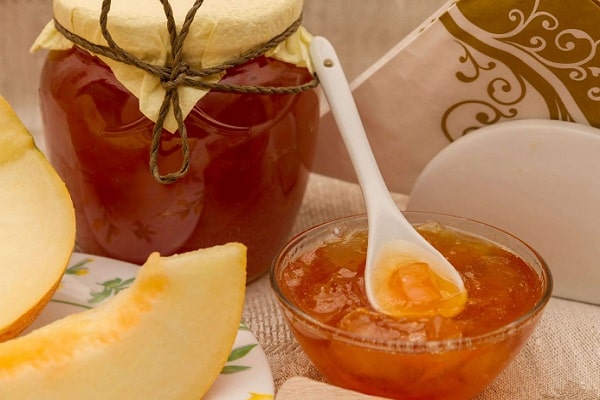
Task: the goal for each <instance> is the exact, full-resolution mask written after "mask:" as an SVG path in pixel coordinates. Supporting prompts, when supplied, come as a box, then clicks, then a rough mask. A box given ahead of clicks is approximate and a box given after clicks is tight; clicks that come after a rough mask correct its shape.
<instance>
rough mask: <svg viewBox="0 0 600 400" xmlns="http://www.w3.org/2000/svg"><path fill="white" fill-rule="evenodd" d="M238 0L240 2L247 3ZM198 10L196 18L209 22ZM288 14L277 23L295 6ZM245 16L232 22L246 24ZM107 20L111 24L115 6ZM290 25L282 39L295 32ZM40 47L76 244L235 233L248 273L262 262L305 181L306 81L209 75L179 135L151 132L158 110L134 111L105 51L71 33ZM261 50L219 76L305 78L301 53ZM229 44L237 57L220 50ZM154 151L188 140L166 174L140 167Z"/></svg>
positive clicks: (181, 244)
mask: <svg viewBox="0 0 600 400" xmlns="http://www.w3.org/2000/svg"><path fill="white" fill-rule="evenodd" d="M219 2H220V3H223V4H225V5H226V4H230V2H224V1H217V2H216V3H219ZM56 3H57V1H55V19H56V20H57V21H58V20H59V16H60V15H64V12H62V13H61V12H59V13H57V6H56ZM70 3H72V1H70ZM173 3H174V5H173V7H175V6H177V5H178V4H179V3H185V2H179V3H178V2H175V1H173ZM213 3H214V2H213ZM243 3H244V6H243V7H241V8H242V9H244V10H245V11H244V10H242V11H239V12H247V10H249V9H251V8H252V5H251V4H246V3H247V2H243ZM248 3H261V4H262V5H264V4H266V3H265V2H264V1H262V0H253V1H250V2H248ZM267 3H268V2H267ZM280 3H282V5H280V6H272V7H273V8H277V7H279V8H281V7H286V8H290V7H291V8H292V9H293V10H297V9H298V7H297V3H298V1H296V0H286V1H283V2H280ZM115 4H116V0H115ZM300 4H301V2H300ZM255 6H256V5H255ZM69 7H72V5H70V6H69ZM140 7H145V6H144V5H140ZM186 7H187V8H189V5H187V6H186ZM202 10H203V9H202V7H200V8H199V11H198V15H197V17H198V18H197V20H200V22H203V23H204V24H206V19H207V18H209V17H208V16H205V15H203V14H200V13H201V12H202ZM207 10H208V11H207V13H210V12H211V10H212V9H211V8H207ZM175 11H176V12H175V13H174V14H175V15H177V11H178V10H177V9H175ZM179 11H181V10H179ZM277 11H278V12H279V11H281V10H277ZM235 12H238V11H236V10H231V13H235ZM265 12H267V11H265ZM273 12H275V11H273ZM118 13H119V11H115V15H117V17H121V16H120V15H119V14H118ZM92 14H93V13H92ZM296 14H298V13H296ZM69 15H75V14H69ZM227 15H230V14H227ZM111 16H112V14H111V15H109V20H110V19H111ZM96 17H97V14H96ZM292 17H293V18H291V19H290V21H287V22H285V24H287V25H289V24H288V22H294V20H295V19H297V18H298V17H299V15H292ZM248 18H249V21H246V22H244V24H243V26H242V27H238V28H239V30H240V31H239V32H237V34H240V35H247V34H248V31H249V30H250V31H251V29H252V27H251V24H252V22H253V21H252V16H250V17H248ZM261 18H262V17H261ZM279 19H280V18H279ZM115 20H117V22H115V26H114V27H113V28H112V29H113V30H114V31H118V29H119V28H118V27H116V26H117V25H116V24H117V23H118V22H119V21H120V20H121V18H115ZM123 20H127V19H126V18H124V19H123ZM59 22H60V21H59ZM221 22H222V21H221ZM226 22H227V21H225V22H222V23H226ZM254 22H256V21H254ZM280 23H281V22H280ZM248 24H250V25H248ZM165 25H166V23H165ZM76 26H77V24H73V29H74V30H76ZM140 26H142V27H144V29H147V26H144V24H140ZM121 28H123V27H121ZM193 28H194V25H193V24H192V25H191V28H190V30H191V29H193ZM164 29H167V28H164ZM198 29H200V28H198ZM126 31H127V30H126ZM75 33H77V32H75ZM80 33H81V32H80ZM84 33H85V32H84ZM296 34H297V33H293V34H292V36H291V37H290V38H287V39H286V40H288V41H289V40H298V38H297V37H295V36H296ZM82 35H83V34H82ZM140 35H142V34H141V33H140ZM42 36H44V35H42ZM116 36H118V35H115V37H116ZM200 36H202V35H200ZM213 36H214V35H213ZM257 36H260V35H257ZM47 37H48V35H47V34H46V38H47ZM115 40H116V39H115ZM140 40H141V41H140V42H139V43H138V44H140V45H143V41H144V38H141V39H140ZM38 42H40V39H39V38H38ZM262 42H264V40H262V39H260V43H262ZM260 43H252V45H260ZM284 44H285V43H284ZM43 47H47V48H50V52H49V53H48V56H47V59H46V62H45V64H44V66H43V70H42V74H41V84H40V104H41V110H42V120H43V124H44V131H45V136H44V138H45V144H46V151H47V154H48V157H49V159H50V161H51V162H52V163H53V165H54V166H55V168H56V169H57V171H58V173H59V174H60V175H61V177H62V178H63V179H64V181H65V182H66V184H67V187H68V188H69V191H70V193H71V196H72V198H73V202H74V205H75V209H76V216H77V250H78V251H82V252H86V253H91V254H98V255H103V256H108V257H112V258H116V259H120V260H125V261H129V262H133V263H142V262H143V261H144V260H145V259H146V258H147V256H148V255H149V254H150V253H151V252H153V251H158V252H160V253H161V254H163V255H168V254H174V253H179V252H184V251H188V250H193V249H197V248H201V247H208V246H212V245H218V244H222V243H226V242H230V241H238V242H242V243H244V244H246V245H247V246H248V267H247V273H248V279H249V280H251V279H254V278H256V277H257V276H259V275H260V274H262V273H263V272H265V271H266V270H267V269H268V268H269V266H270V264H271V260H272V258H273V256H274V254H275V252H276V251H277V249H278V248H279V247H280V246H281V245H282V243H283V242H284V241H285V240H286V239H287V237H288V235H289V234H290V231H291V228H292V226H293V223H294V220H295V217H296V214H297V212H298V210H299V207H300V205H301V202H302V198H303V195H304V191H305V188H306V184H307V180H308V176H309V169H310V165H311V162H312V158H313V153H314V147H315V143H316V134H317V130H318V120H319V105H318V97H317V94H316V93H315V91H314V89H308V90H299V91H289V92H285V91H283V92H276V93H274V94H273V93H268V94H265V93H254V92H252V91H250V92H243V91H236V90H234V91H224V90H221V88H220V87H217V88H215V89H211V90H210V91H208V93H201V94H200V95H199V96H198V97H199V98H198V100H197V101H195V103H193V104H191V107H190V108H191V110H190V111H189V112H187V113H186V115H185V116H184V119H183V121H184V124H185V127H186V131H187V136H186V138H184V137H183V135H182V134H181V132H180V130H181V129H179V130H176V131H175V132H171V131H169V130H168V129H166V128H164V127H162V128H161V129H160V130H158V131H156V132H154V134H153V131H154V130H155V129H154V128H155V125H156V121H154V120H153V119H152V118H151V117H149V116H147V115H145V114H144V112H143V111H142V109H143V103H144V102H145V101H148V99H147V98H144V97H143V95H139V94H138V95H135V94H133V93H132V90H130V88H128V87H127V84H130V83H131V82H130V81H127V80H125V83H123V82H124V81H123V80H122V79H118V74H117V73H116V72H115V71H116V70H115V68H114V67H113V66H112V65H113V64H114V61H112V60H110V61H107V59H106V58H105V57H102V56H99V55H97V54H94V53H93V52H90V51H89V50H86V49H84V48H82V46H80V45H74V46H70V47H69V46H48V45H43ZM61 47H63V48H61ZM197 47H198V51H204V52H206V51H207V49H208V48H209V46H208V45H198V46H197ZM230 47H231V46H230ZM254 47H256V46H254ZM215 48H216V50H219V47H218V46H216V47H213V51H215V50H214V49H215ZM192 49H193V48H192ZM239 50H240V49H237V48H236V50H235V51H236V52H239ZM241 50H247V49H241ZM125 51H126V50H125ZM136 51H138V50H136ZM187 51H188V52H189V51H190V50H189V49H188V50H187ZM226 53H227V52H226ZM236 54H237V53H236ZM267 54H268V53H267ZM267 54H260V55H257V56H255V57H252V58H251V59H249V60H246V61H244V62H241V63H239V65H234V66H231V67H228V68H227V69H226V70H225V71H224V73H223V74H221V76H219V78H220V80H218V83H219V85H222V87H225V86H226V85H237V86H239V87H246V86H251V87H278V88H282V87H299V86H302V85H306V84H307V83H309V82H311V81H312V80H313V75H312V74H311V73H310V71H309V69H307V67H306V65H295V64H293V63H291V62H288V61H286V60H282V59H279V58H277V57H275V56H272V55H267ZM228 55H229V56H230V57H229V58H235V56H234V55H232V54H225V55H223V56H222V58H225V59H227V56H228ZM111 63H113V64H111ZM109 64H110V65H109ZM138 83H139V82H138ZM134 86H135V85H134ZM181 93H182V92H181V91H180V94H181ZM182 97H183V96H182ZM188 102H189V100H188ZM182 109H185V105H184V107H182ZM157 134H158V135H160V137H159V138H158V139H159V140H157V141H156V142H155V143H157V147H154V148H153V139H157V137H156V135H157ZM185 146H187V149H185ZM153 151H154V154H155V156H156V159H155V161H156V165H157V167H158V169H159V170H160V171H161V172H162V173H163V174H164V173H171V172H173V171H178V169H179V168H180V167H181V166H182V165H185V164H186V162H187V161H185V160H184V158H185V156H186V151H187V155H188V156H189V169H188V170H187V172H186V173H185V174H181V176H179V177H178V178H177V179H176V180H174V182H172V183H162V182H159V181H158V180H157V179H156V177H155V176H154V175H153V174H152V173H151V168H150V167H149V166H150V165H151V164H152V160H151V156H152V154H153V153H152V152H153Z"/></svg>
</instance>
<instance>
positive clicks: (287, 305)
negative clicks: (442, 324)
mask: <svg viewBox="0 0 600 400" xmlns="http://www.w3.org/2000/svg"><path fill="white" fill-rule="evenodd" d="M403 213H404V214H405V215H407V216H428V217H431V218H434V217H436V216H438V217H441V218H450V219H453V220H456V221H466V222H467V223H470V224H475V225H479V226H481V227H485V228H486V229H491V230H492V231H495V232H496V233H499V234H501V235H503V236H505V237H508V238H509V239H510V240H513V241H516V242H517V243H519V244H520V245H521V246H523V247H524V248H525V249H526V251H529V252H530V253H531V255H532V256H533V257H534V258H535V259H536V260H537V263H538V264H539V267H540V273H541V274H540V279H541V280H542V285H543V286H542V293H541V296H540V298H539V299H538V300H537V302H536V303H535V304H534V305H533V307H531V308H530V309H529V310H528V311H527V312H526V313H524V314H523V315H521V316H520V317H519V318H517V319H515V320H513V321H511V322H510V323H508V324H505V325H503V326H501V327H498V328H496V329H494V330H491V331H489V332H486V333H483V334H479V335H475V336H466V337H460V338H453V339H443V340H431V341H425V342H422V341H407V340H395V341H383V340H377V339H374V338H365V337H361V336H359V335H355V334H352V333H349V332H347V331H344V330H341V329H339V328H336V327H333V326H331V325H328V324H326V323H324V322H322V321H319V320H318V319H316V318H314V317H312V316H311V315H309V314H308V313H306V312H304V311H303V310H301V309H300V308H299V307H298V306H296V305H295V304H294V303H293V302H292V301H291V300H289V299H288V298H287V297H286V296H285V295H284V294H283V292H282V290H281V287H280V286H279V284H278V282H277V273H276V272H277V265H278V263H279V260H280V259H281V257H282V256H283V255H284V254H286V253H287V251H288V250H289V249H290V248H292V247H293V246H295V245H296V244H297V243H298V242H300V241H301V240H302V239H303V238H304V237H306V235H309V234H311V233H312V232H315V231H318V230H321V229H324V228H326V227H327V226H331V225H334V224H336V223H338V224H339V223H340V222H344V221H349V220H360V219H364V220H365V221H366V219H367V216H366V214H353V215H349V216H345V217H340V218H335V219H332V220H329V221H326V222H323V223H320V224H317V225H314V226H312V227H310V228H308V229H305V230H303V231H302V232H300V233H298V234H296V235H294V236H293V237H292V238H291V239H290V240H289V241H288V242H287V243H286V244H285V245H284V246H283V247H282V248H281V249H280V251H279V252H278V253H277V255H276V256H275V258H274V259H273V262H272V264H271V268H270V271H269V279H270V283H271V288H272V290H273V292H274V293H275V295H276V297H277V299H278V300H279V302H280V304H281V305H282V306H283V308H284V310H283V312H284V315H285V314H289V313H291V315H292V316H293V317H294V318H296V319H297V320H300V321H301V322H302V323H303V324H304V325H309V326H310V328H311V329H315V328H317V329H318V330H319V334H320V335H322V336H326V337H327V338H334V339H335V340H336V341H339V342H343V343H346V344H349V345H354V346H360V347H362V348H367V349H370V350H375V351H385V352H395V353H411V354H418V353H437V352H445V351H455V350H460V349H465V348H473V347H476V346H480V345H484V344H489V343H495V342H498V341H500V340H503V339H504V338H506V337H510V336H511V335H513V334H514V333H515V332H518V331H519V330H520V329H524V328H525V327H526V326H527V325H529V324H531V323H535V322H536V319H537V316H538V315H539V314H541V312H542V311H543V309H544V308H545V306H546V304H547V303H548V302H549V300H550V298H551V297H552V289H553V279H552V272H551V270H550V268H549V266H548V264H547V263H546V261H545V260H544V258H543V257H542V256H541V255H540V254H539V253H538V252H537V251H536V250H535V249H534V248H533V247H531V246H530V245H529V244H527V243H526V242H524V241H523V240H521V239H519V238H518V237H516V236H515V235H513V234H511V233H510V232H507V231H505V230H503V229H501V228H497V227H495V226H493V225H491V224H488V223H485V222H481V221H478V220H475V219H472V218H466V217H461V216H456V215H452V214H447V213H439V212H428V211H427V212H425V211H403ZM365 226H366V224H365ZM465 232H467V233H468V231H465ZM508 250H509V251H510V249H508ZM513 253H514V252H513ZM536 272H537V271H536ZM285 317H286V318H289V315H285Z"/></svg>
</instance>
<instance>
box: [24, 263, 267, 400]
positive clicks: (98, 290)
mask: <svg viewBox="0 0 600 400" xmlns="http://www.w3.org/2000/svg"><path fill="white" fill-rule="evenodd" d="M137 269H138V267H137V266H135V265H133V264H129V263H125V262H122V261H117V260H113V259H109V258H104V257H100V256H94V255H87V254H82V253H73V255H72V257H71V261H70V263H69V266H68V268H67V271H66V273H65V275H64V277H63V280H62V283H61V285H60V288H59V289H58V290H57V291H56V293H55V295H54V297H53V298H52V301H51V302H50V303H49V304H48V306H47V307H46V308H45V309H44V311H43V312H42V314H41V315H40V316H39V318H38V319H37V320H36V321H35V323H34V324H33V325H32V326H31V327H30V328H29V329H28V330H31V329H35V328H38V327H40V326H43V325H46V324H48V323H50V322H52V321H54V320H56V319H59V318H62V317H64V316H66V315H68V314H72V313H75V312H80V311H83V310H86V309H89V308H93V307H95V306H97V305H98V304H100V303H102V302H103V301H106V300H107V299H109V298H110V297H112V296H114V295H116V294H117V293H119V292H120V291H121V290H123V289H125V288H127V287H129V285H131V283H132V282H133V280H134V278H135V274H136V271H137ZM273 396H274V385H273V376H272V374H271V370H270V368H269V364H268V362H267V358H266V356H265V354H264V352H263V351H262V349H261V348H260V346H259V344H258V342H257V341H256V338H255V337H254V335H253V334H252V332H250V331H249V330H248V328H247V327H246V326H245V325H244V324H243V323H241V324H240V327H239V330H238V334H237V338H236V340H235V343H234V345H233V349H232V351H231V354H230V356H229V360H228V362H227V364H226V365H225V367H224V368H223V371H222V372H221V375H220V376H219V378H218V379H217V380H216V382H215V383H214V384H213V386H212V388H211V389H210V390H209V392H208V393H207V394H206V396H205V397H204V400H272V399H273Z"/></svg>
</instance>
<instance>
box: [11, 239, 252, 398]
mask: <svg viewBox="0 0 600 400" xmlns="http://www.w3.org/2000/svg"><path fill="white" fill-rule="evenodd" d="M245 267H246V248H245V247H244V246H243V245H241V244H238V243H230V244H226V245H223V246H216V247H212V248H208V249H202V250H197V251H194V252H189V253H184V254H179V255H175V256H170V257H160V256H159V255H158V254H157V253H155V254H152V255H151V256H150V257H149V259H148V261H147V262H146V263H145V264H144V265H143V266H142V267H140V269H139V271H138V275H137V277H136V280H135V281H134V283H133V284H132V286H131V287H130V288H129V289H126V290H123V291H121V292H119V294H117V295H116V296H115V297H112V298H111V299H109V300H107V301H106V302H105V303H103V304H101V305H100V306H99V307H97V308H94V309H90V310H86V311H84V312H81V313H77V314H71V315H69V316H67V317H65V318H63V319H61V320H57V321H54V322H53V323H51V324H48V325H46V326H44V327H41V328H39V329H37V330H34V331H32V332H30V333H29V334H27V335H24V336H21V337H18V338H16V339H13V340H9V341H7V342H4V343H0V399H2V400H41V399H43V400H71V399H72V400H82V399H85V400H95V399H98V400H137V399H139V400H153V399H156V400H198V399H200V398H201V397H202V396H203V395H204V394H205V393H206V392H207V391H208V389H209V388H210V386H211V385H212V384H213V382H214V381H215V380H216V379H217V377H218V375H219V373H220V371H221V369H222V368H223V366H224V365H225V363H226V361H227V357H228V355H229V353H230V351H231V348H232V346H233V343H234V341H235V337H236V335H237V330H238V326H239V323H240V320H241V315H242V308H243V302H244V294H245V285H246V269H245Z"/></svg>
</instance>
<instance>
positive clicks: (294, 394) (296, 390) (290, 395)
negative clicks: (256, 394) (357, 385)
mask: <svg viewBox="0 0 600 400" xmlns="http://www.w3.org/2000/svg"><path fill="white" fill-rule="evenodd" d="M334 399H344V400H384V398H383V397H375V396H367V395H365V394H361V393H357V392H353V391H350V390H345V389H341V388H338V387H335V386H332V385H328V384H326V383H322V382H316V381H313V380H311V379H308V378H304V377H294V378H290V379H288V380H287V381H286V382H285V383H284V384H283V385H281V389H280V390H279V392H278V393H277V397H276V398H275V400H334Z"/></svg>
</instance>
